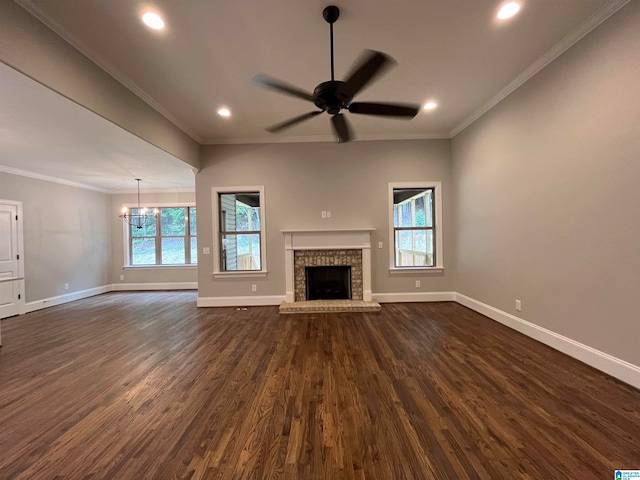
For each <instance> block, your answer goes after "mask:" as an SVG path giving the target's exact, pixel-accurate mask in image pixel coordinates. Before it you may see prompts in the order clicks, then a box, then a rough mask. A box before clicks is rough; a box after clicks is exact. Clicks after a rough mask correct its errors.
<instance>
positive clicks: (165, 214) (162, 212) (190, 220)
mask: <svg viewBox="0 0 640 480" xmlns="http://www.w3.org/2000/svg"><path fill="white" fill-rule="evenodd" d="M131 213H133V214H136V213H139V212H138V209H137V208H133V209H131ZM127 243H128V248H127V252H128V262H127V265H128V266H148V265H196V264H197V263H198V240H197V228H196V207H192V206H184V207H159V208H158V213H157V214H156V216H155V218H154V219H153V221H152V220H149V221H148V222H147V225H144V226H143V227H142V228H137V227H135V226H132V225H127Z"/></svg>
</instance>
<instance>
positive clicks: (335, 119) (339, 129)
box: [331, 113, 351, 143]
mask: <svg viewBox="0 0 640 480" xmlns="http://www.w3.org/2000/svg"><path fill="white" fill-rule="evenodd" d="M331 124H332V125H333V130H334V132H336V136H337V137H338V143H345V142H348V141H349V140H351V129H350V128H349V123H348V122H347V119H346V117H345V116H344V115H342V114H340V113H338V114H336V115H333V116H332V117H331Z"/></svg>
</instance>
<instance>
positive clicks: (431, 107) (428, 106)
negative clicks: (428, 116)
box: [423, 102, 438, 110]
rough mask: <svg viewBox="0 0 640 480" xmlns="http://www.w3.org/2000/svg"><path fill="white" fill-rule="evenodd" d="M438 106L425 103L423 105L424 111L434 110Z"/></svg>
mask: <svg viewBox="0 0 640 480" xmlns="http://www.w3.org/2000/svg"><path fill="white" fill-rule="evenodd" d="M437 106H438V104H437V103H436V102H427V103H425V104H424V107H423V108H424V109H425V110H433V109H434V108H436V107H437Z"/></svg>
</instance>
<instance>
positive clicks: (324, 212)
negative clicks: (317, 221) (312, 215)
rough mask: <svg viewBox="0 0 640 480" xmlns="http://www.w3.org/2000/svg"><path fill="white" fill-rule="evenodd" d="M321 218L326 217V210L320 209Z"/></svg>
mask: <svg viewBox="0 0 640 480" xmlns="http://www.w3.org/2000/svg"><path fill="white" fill-rule="evenodd" d="M321 215H322V218H327V211H326V210H322V214H321Z"/></svg>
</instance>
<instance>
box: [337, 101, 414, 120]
mask: <svg viewBox="0 0 640 480" xmlns="http://www.w3.org/2000/svg"><path fill="white" fill-rule="evenodd" d="M419 111H420V107H419V106H418V105H408V104H406V105H402V104H398V103H368V102H355V103H352V104H351V105H349V112H351V113H361V114H364V115H382V116H386V117H404V118H413V117H415V116H416V115H417V114H418V112H419Z"/></svg>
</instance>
